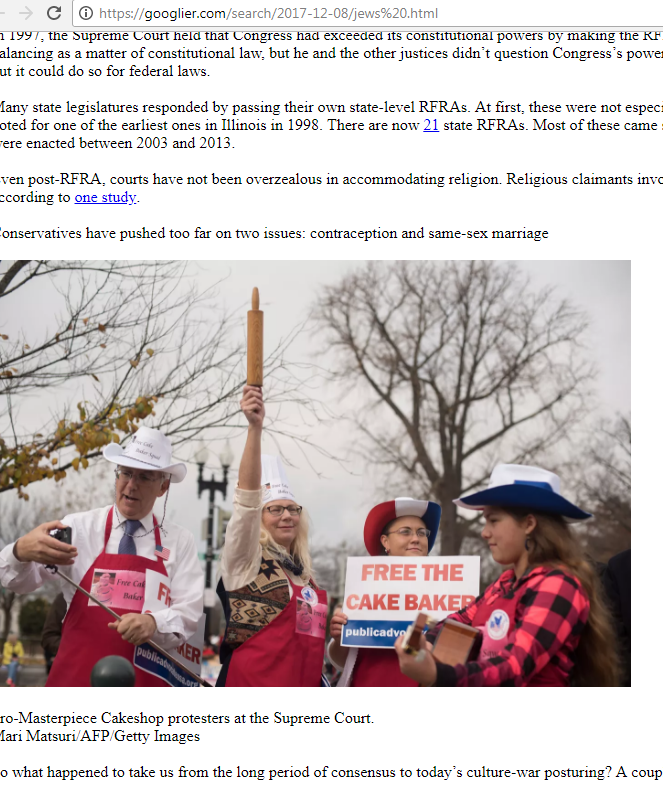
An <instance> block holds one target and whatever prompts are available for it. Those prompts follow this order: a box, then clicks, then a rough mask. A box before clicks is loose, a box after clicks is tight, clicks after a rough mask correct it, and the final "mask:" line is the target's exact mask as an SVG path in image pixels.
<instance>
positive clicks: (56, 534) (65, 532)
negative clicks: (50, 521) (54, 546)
mask: <svg viewBox="0 0 663 796" xmlns="http://www.w3.org/2000/svg"><path fill="white" fill-rule="evenodd" d="M49 535H50V536H52V537H53V538H54V539H57V540H58V542H64V543H65V544H71V528H70V527H69V526H67V527H66V528H54V529H53V530H52V531H50V533H49Z"/></svg>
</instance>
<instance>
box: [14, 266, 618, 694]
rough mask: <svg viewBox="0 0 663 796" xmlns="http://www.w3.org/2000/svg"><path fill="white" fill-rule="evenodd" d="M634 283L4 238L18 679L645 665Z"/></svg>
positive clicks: (437, 673)
mask: <svg viewBox="0 0 663 796" xmlns="http://www.w3.org/2000/svg"><path fill="white" fill-rule="evenodd" d="M630 290H631V264H630V262H629V261H618V260H601V261H599V260H572V259H568V260H555V261H552V260H527V261H526V260H523V261H510V260H509V261H507V260H445V259H439V260H401V261H388V260H378V261H364V260H353V261H350V260H334V261H332V260H329V261H327V260H289V261H282V260H260V261H249V260H218V261H213V260H190V261H180V260H177V261H175V260H174V261H165V260H131V261H129V260H127V261H119V260H109V261H103V260H3V261H1V262H0V640H1V641H2V662H1V665H0V686H1V687H9V688H15V687H19V688H25V687H43V686H45V687H65V686H69V687H90V686H91V687H118V686H119V687H124V686H129V687H175V688H178V687H194V688H196V687H226V688H232V687H266V688H271V687H275V688H281V687H336V688H347V687H364V688H366V687H417V686H419V687H432V686H436V687H491V686H511V687H521V686H534V687H586V686H590V687H618V686H622V687H624V686H630V685H631V651H630V649H631V552H630V548H631V380H630V373H631V317H630V304H631V296H630ZM171 693H172V692H171Z"/></svg>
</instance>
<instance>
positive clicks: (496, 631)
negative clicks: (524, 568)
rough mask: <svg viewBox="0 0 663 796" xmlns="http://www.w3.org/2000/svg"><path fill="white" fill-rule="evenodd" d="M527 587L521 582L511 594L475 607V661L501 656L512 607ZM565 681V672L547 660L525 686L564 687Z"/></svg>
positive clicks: (512, 621)
mask: <svg viewBox="0 0 663 796" xmlns="http://www.w3.org/2000/svg"><path fill="white" fill-rule="evenodd" d="M530 586H531V583H524V584H522V585H521V586H519V587H518V588H516V590H515V591H514V592H513V593H512V596H510V597H505V596H503V595H502V596H499V597H497V598H496V599H495V600H493V601H492V602H491V603H489V604H486V603H484V604H482V605H481V606H479V608H478V610H477V612H476V614H475V616H474V619H473V620H472V625H473V627H478V628H480V629H481V631H482V638H481V650H480V651H479V661H485V660H489V659H490V658H494V657H495V656H497V655H501V654H502V652H503V651H504V647H506V645H507V644H508V642H509V634H510V633H512V632H513V630H514V628H515V626H516V618H515V617H516V608H517V607H518V603H519V602H520V599H521V597H522V596H523V593H524V592H525V591H526V590H527V589H528V588H529V587H530ZM568 684H569V681H568V677H567V675H566V674H565V673H564V672H563V671H562V670H561V669H559V667H557V666H555V665H554V663H552V662H550V663H548V664H547V665H546V666H544V667H543V669H542V670H541V671H540V672H537V673H536V674H535V675H534V676H533V677H532V678H531V679H530V680H528V682H527V685H528V686H566V685H568Z"/></svg>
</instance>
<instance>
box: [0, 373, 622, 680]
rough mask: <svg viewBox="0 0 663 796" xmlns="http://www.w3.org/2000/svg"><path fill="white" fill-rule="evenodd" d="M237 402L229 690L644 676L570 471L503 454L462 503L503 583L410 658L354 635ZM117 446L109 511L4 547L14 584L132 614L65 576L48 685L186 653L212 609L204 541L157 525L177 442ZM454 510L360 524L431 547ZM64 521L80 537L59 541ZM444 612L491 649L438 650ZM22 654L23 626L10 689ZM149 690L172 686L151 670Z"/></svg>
mask: <svg viewBox="0 0 663 796" xmlns="http://www.w3.org/2000/svg"><path fill="white" fill-rule="evenodd" d="M241 409H242V411H243V413H244V415H245V417H246V419H247V422H248V431H247V438H246V444H245V447H244V452H243V455H242V460H241V463H240V467H239V477H238V482H237V487H236V489H235V494H234V498H233V512H232V518H231V519H230V522H229V523H228V527H227V530H226V535H225V544H224V547H223V551H222V556H221V562H220V578H219V582H218V587H217V594H218V596H219V598H220V600H221V604H222V607H223V611H224V614H225V620H226V622H225V627H226V630H225V635H224V637H223V640H222V642H221V645H220V661H221V671H220V675H219V678H218V682H217V686H223V687H237V686H296V687H308V686H319V685H324V684H326V681H325V678H324V677H323V670H324V668H325V658H326V656H327V659H328V660H329V661H331V663H332V664H333V666H334V667H335V669H336V670H338V671H339V672H341V674H340V677H339V678H338V686H339V687H347V686H353V687H379V686H388V687H401V686H404V687H412V686H438V687H441V686H444V687H452V686H471V687H478V686H482V687H483V686H569V685H586V686H614V685H619V684H622V685H630V551H626V552H625V553H622V554H620V555H619V556H616V557H615V558H614V559H612V560H611V561H610V562H609V564H608V566H607V567H606V568H605V571H604V573H603V577H602V578H601V577H600V575H599V573H598V571H597V568H596V566H595V565H593V563H592V562H591V561H589V560H588V559H587V557H586V556H585V555H584V554H583V551H582V548H581V544H580V542H579V540H578V537H577V535H576V534H575V532H574V530H573V527H572V526H573V524H574V523H577V522H582V521H583V520H585V519H588V518H589V517H590V516H591V515H590V514H589V513H588V512H585V511H583V510H582V509H581V508H579V507H578V506H575V505H574V504H573V503H572V502H570V501H569V500H567V499H565V498H564V497H563V496H562V494H561V485H560V480H559V478H558V476H557V475H555V474H554V473H552V472H550V471H548V470H544V469H542V468H539V467H534V466H523V465H514V464H499V465H497V466H496V467H495V469H494V470H493V473H492V476H491V480H490V483H489V485H488V486H487V488H486V489H483V490H480V491H477V492H474V493H473V494H470V495H465V496H462V497H461V496H459V498H458V499H457V500H455V501H454V502H455V503H456V504H457V505H458V506H460V507H462V508H463V509H466V510H469V511H475V512H481V514H482V518H483V519H482V521H483V530H482V532H481V536H482V538H483V539H484V540H485V542H486V544H487V545H488V548H489V550H490V553H491V555H492V557H493V559H494V560H495V561H496V562H497V563H498V564H500V565H502V566H503V567H504V571H503V572H502V574H501V575H500V576H499V577H498V578H497V580H495V582H494V583H492V584H491V585H489V586H488V587H487V588H486V589H485V590H484V591H483V593H482V594H481V595H480V596H479V597H477V598H476V599H474V600H473V601H472V602H471V603H470V604H468V605H465V606H464V607H463V608H462V609H461V610H459V611H457V612H455V613H453V614H452V615H451V616H449V617H447V618H446V619H445V620H443V621H442V622H440V623H438V624H437V626H435V627H433V628H432V629H430V630H429V632H428V634H427V635H426V636H425V637H423V638H422V640H421V646H420V649H419V652H418V654H415V655H412V654H408V653H409V652H410V651H409V650H407V649H406V648H405V647H404V642H403V638H402V637H399V638H398V639H397V640H396V642H395V645H394V648H393V649H384V648H358V647H348V646H343V645H342V644H341V636H342V631H343V626H344V625H345V623H346V622H347V620H348V618H347V616H346V614H345V613H344V612H343V610H342V607H341V608H337V609H336V610H335V612H334V613H333V615H332V616H331V617H330V616H328V600H327V595H326V593H325V591H324V589H322V588H320V585H319V584H318V582H317V581H316V579H315V575H314V571H313V564H312V559H311V553H310V550H309V538H308V537H309V533H308V530H309V518H308V514H307V511H306V509H305V507H304V506H302V505H301V504H300V503H299V502H298V501H297V500H296V499H295V496H294V494H293V492H292V490H291V487H290V485H289V482H288V478H287V475H286V473H285V470H284V467H283V464H282V462H281V460H280V459H279V458H278V457H273V456H265V455H263V454H262V450H261V443H262V429H263V422H264V418H265V405H264V402H263V396H262V388H260V387H251V386H246V387H245V388H244V393H243V397H242V400H241ZM104 456H105V458H106V459H107V460H108V461H110V462H112V463H114V464H115V466H116V469H115V476H116V481H115V502H114V504H113V505H112V506H110V507H105V508H102V509H95V510H92V511H87V512H83V513H79V514H71V515H68V516H67V517H64V518H63V520H62V521H54V522H48V523H45V524H43V525H40V526H39V527H37V528H35V529H34V530H32V531H30V532H29V533H27V534H26V535H25V536H23V537H21V538H20V539H19V540H18V541H17V542H16V543H15V544H13V545H9V546H8V547H6V548H5V549H4V550H3V551H2V552H0V581H1V582H2V585H3V586H4V587H5V588H10V589H13V590H14V591H16V592H18V593H28V592H31V591H33V590H35V589H36V588H38V587H39V586H41V585H42V584H43V583H44V581H45V580H47V579H50V578H54V577H56V575H55V574H54V572H53V571H52V570H49V569H47V568H46V566H45V565H51V566H57V567H61V568H62V571H63V572H66V573H67V574H68V576H69V577H70V578H71V579H72V580H73V581H74V582H75V583H78V584H80V585H81V586H82V587H83V588H84V589H85V590H86V591H88V592H94V593H95V594H97V595H98V599H102V598H103V602H104V604H106V605H108V606H109V607H111V608H112V609H113V610H114V611H115V612H116V613H117V614H118V615H119V616H120V619H118V620H116V621H113V622H109V621H108V616H107V614H106V613H105V612H104V611H103V609H101V608H100V607H99V606H98V605H97V604H95V603H94V602H92V601H90V600H88V598H87V597H86V596H85V595H84V594H83V593H82V592H81V591H78V590H77V589H76V588H75V587H74V586H71V585H69V584H65V586H64V588H63V591H62V597H61V598H60V606H59V612H58V614H57V617H56V619H55V620H53V623H54V627H53V628H50V630H51V631H54V636H55V637H57V643H55V644H54V645H53V655H52V658H51V660H52V666H51V668H50V672H49V676H48V680H47V685H48V686H64V685H69V686H87V685H89V683H90V673H91V670H92V667H93V666H94V664H95V663H96V662H97V661H98V660H99V659H100V658H102V657H104V656H106V655H120V656H122V657H124V658H126V659H127V660H129V661H132V662H133V659H134V655H133V653H134V648H135V646H136V645H140V644H143V643H144V642H146V641H149V640H152V641H155V642H157V643H158V644H159V645H161V646H162V647H163V648H164V649H166V650H172V649H175V648H176V647H179V646H180V645H181V644H182V643H183V642H184V641H186V640H187V639H188V638H189V637H190V636H191V635H192V633H193V632H194V630H195V628H196V625H197V622H198V619H199V617H200V616H201V613H202V610H203V573H202V570H201V568H200V566H199V564H198V556H197V550H196V545H195V541H194V539H193V536H192V534H191V533H190V531H188V530H186V529H185V528H182V527H181V526H178V525H176V524H175V523H172V522H170V521H168V522H167V523H166V522H165V504H164V512H163V517H162V519H161V522H159V521H158V518H157V516H156V514H155V503H156V500H157V499H158V498H159V497H164V496H165V498H166V502H167V495H168V490H169V489H170V486H171V484H172V483H178V482H180V481H182V479H183V478H184V476H185V475H186V466H185V465H184V464H181V463H180V464H178V463H174V462H173V461H172V449H171V445H170V443H169V441H168V440H167V438H166V437H165V436H164V435H163V434H161V432H159V431H157V430H154V429H149V428H140V429H139V430H138V431H137V432H136V434H134V435H133V437H132V438H131V439H130V441H129V442H128V444H127V445H126V447H125V448H124V449H123V448H122V447H120V446H119V445H117V444H111V445H109V446H107V447H106V449H105V450H104ZM441 512H442V507H440V506H439V505H438V504H437V503H435V502H433V501H428V500H417V499H399V500H389V501H386V502H383V503H380V504H378V505H377V506H375V507H374V508H372V509H371V511H370V512H369V514H368V517H367V519H366V522H365V526H364V543H365V546H366V551H367V554H368V555H370V556H406V557H408V556H412V557H422V556H427V555H429V553H430V552H431V551H432V550H433V546H434V543H435V539H436V536H437V533H438V529H439V525H440V517H441ZM67 527H70V528H71V529H72V538H71V542H68V541H64V540H60V539H57V538H55V537H54V536H53V535H52V534H53V532H54V531H56V530H57V529H64V528H67ZM164 595H167V599H163V596H164ZM62 616H63V617H64V619H61V617H62ZM448 620H454V621H455V622H459V623H462V624H464V625H468V626H471V627H473V628H476V629H477V630H479V631H480V636H479V638H480V643H479V645H478V648H477V655H476V657H475V658H474V659H472V660H469V661H468V662H466V663H465V664H457V665H450V664H445V663H440V662H439V660H438V659H437V658H436V657H434V655H433V654H432V647H433V644H435V642H436V639H437V636H438V634H439V633H440V630H441V628H442V627H443V625H444V623H445V622H446V621H448ZM59 623H61V624H59ZM56 625H57V627H56ZM58 631H59V632H58ZM327 635H329V636H330V637H331V639H330V641H329V644H328V646H325V643H326V637H327ZM22 656H23V649H22V648H21V647H20V642H18V643H17V639H16V638H14V637H12V636H10V637H9V638H8V640H7V643H6V644H5V647H4V651H3V662H2V663H3V669H6V670H7V671H8V678H7V682H8V684H12V683H14V682H15V681H16V677H17V673H18V667H19V665H20V660H21V658H22ZM136 685H138V686H165V685H167V683H166V682H165V681H164V680H163V679H161V678H159V677H157V676H156V675H154V674H151V673H149V672H147V671H143V670H142V669H140V670H137V676H136Z"/></svg>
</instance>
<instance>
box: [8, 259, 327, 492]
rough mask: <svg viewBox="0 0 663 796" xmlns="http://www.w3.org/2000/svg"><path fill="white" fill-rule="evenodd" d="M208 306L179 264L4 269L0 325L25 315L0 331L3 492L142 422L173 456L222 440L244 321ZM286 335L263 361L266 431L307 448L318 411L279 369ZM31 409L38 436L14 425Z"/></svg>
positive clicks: (61, 470) (32, 263) (231, 420)
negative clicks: (293, 407)
mask: <svg viewBox="0 0 663 796" xmlns="http://www.w3.org/2000/svg"><path fill="white" fill-rule="evenodd" d="M214 299H215V292H214V289H210V290H200V289H199V288H198V287H197V285H196V280H195V272H194V271H193V269H192V267H189V266H187V265H186V264H184V263H178V262H138V263H131V262H87V261H86V262H52V261H37V260H16V261H4V262H3V263H1V264H0V307H4V308H6V311H5V312H4V313H2V312H1V311H0V317H2V316H3V315H4V316H5V319H7V318H9V316H10V315H11V310H12V308H15V307H16V306H21V307H23V308H25V309H24V310H23V313H22V315H21V318H20V319H19V321H16V318H15V317H14V318H13V319H12V320H11V322H9V321H7V320H5V323H2V321H0V437H1V438H2V439H0V492H2V491H7V490H10V489H19V491H20V490H21V489H23V488H24V487H25V486H27V484H29V483H31V482H33V481H35V480H41V479H42V478H51V477H55V478H56V480H57V479H58V478H59V477H62V476H63V475H64V474H65V473H66V471H67V470H68V469H69V468H70V467H72V466H73V467H74V468H78V466H79V465H80V464H81V463H82V466H84V467H86V466H87V464H88V461H89V460H90V459H93V458H94V457H96V456H99V455H100V453H101V450H102V448H103V446H104V444H106V443H107V442H109V441H110V440H111V438H115V437H118V438H119V440H118V441H122V440H123V439H125V438H126V437H127V436H128V435H129V434H130V433H132V431H133V430H134V427H135V425H136V424H138V423H139V422H141V421H142V420H144V419H145V417H147V416H148V415H153V416H154V417H153V418H152V417H151V418H150V422H151V423H152V425H155V426H157V427H158V428H160V429H161V430H162V431H164V432H165V433H166V434H167V435H168V436H169V437H170V439H171V441H172V442H173V444H174V445H175V446H179V445H182V444H183V443H186V442H190V441H193V440H197V439H201V438H202V437H205V439H206V440H207V441H208V442H211V441H214V440H215V439H218V438H219V437H224V436H227V435H228V433H229V429H232V428H233V427H234V426H235V425H236V424H237V421H238V420H239V419H240V418H239V407H238V401H237V400H236V399H237V397H238V394H239V392H240V391H241V387H242V384H243V382H244V381H245V378H246V377H245V355H244V352H245V320H244V319H245V317H246V316H245V315H244V313H243V312H240V311H238V312H236V313H228V312H223V311H222V312H219V310H218V308H217V306H216V302H215V301H214ZM19 302H20V303H19ZM247 303H248V299H247ZM34 306H37V307H39V306H41V307H44V308H46V309H45V310H44V311H43V312H36V311H35V310H34V309H33V307H34ZM294 334H296V330H294V331H293V335H291V336H290V337H289V338H287V339H283V340H280V341H275V345H274V346H273V348H272V350H271V353H270V354H269V356H268V358H267V359H266V362H265V376H266V383H267V384H268V385H269V393H268V396H267V397H268V399H269V401H270V405H271V406H272V407H275V408H276V409H277V411H272V412H271V413H270V418H271V421H272V426H271V431H272V433H275V434H280V435H284V436H287V437H292V438H294V439H295V441H296V442H297V443H298V444H302V443H309V444H313V441H312V440H311V438H310V435H309V434H308V433H307V427H306V426H307V421H308V422H310V424H311V425H314V418H315V413H316V407H315V405H314V403H313V402H312V401H310V400H309V399H308V398H307V397H306V396H305V395H304V394H303V392H302V390H301V389H300V387H301V385H300V383H299V380H298V379H297V378H296V376H295V374H294V373H293V371H292V369H291V368H289V367H288V364H287V363H286V361H285V351H286V349H287V347H288V345H289V344H290V342H291V340H292V336H294ZM72 396H75V397H74V398H73V399H72ZM31 402H32V403H31ZM285 402H287V403H290V404H292V403H295V404H297V406H298V408H299V409H300V412H301V420H300V422H299V424H298V426H297V427H296V428H292V427H288V426H286V425H285V424H284V423H280V418H279V412H278V407H279V405H281V404H283V403H285ZM37 403H38V404H39V405H40V407H41V409H40V413H39V414H40V417H41V418H42V419H41V421H40V425H39V427H35V425H34V423H31V422H27V423H24V422H23V417H22V414H23V415H25V414H26V412H25V411H23V412H22V410H25V407H26V406H31V407H34V406H35V405H36V404H37ZM74 404H75V405H76V406H77V408H76V409H75V408H74V406H73V405H74ZM34 414H36V413H35V412H33V413H32V415H33V416H34ZM72 415H73V419H72ZM113 435H114V436H113Z"/></svg>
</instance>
